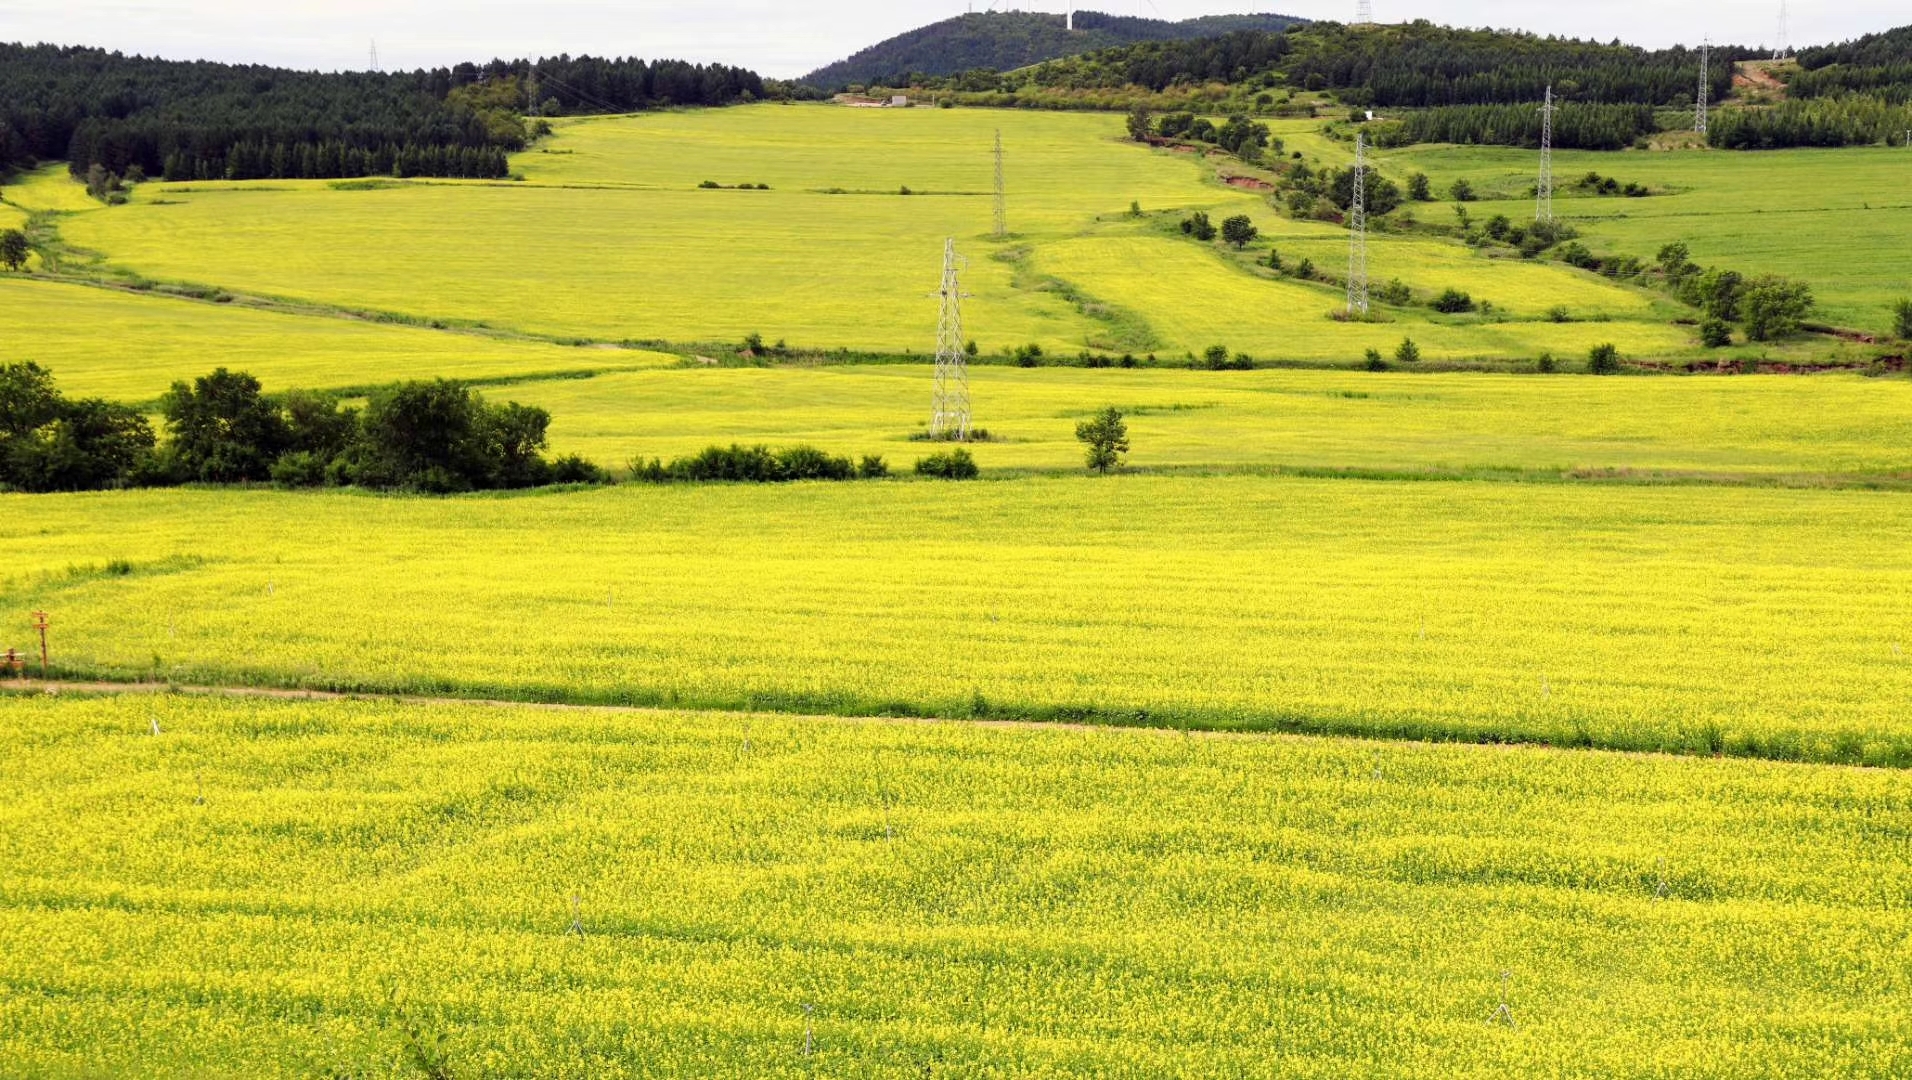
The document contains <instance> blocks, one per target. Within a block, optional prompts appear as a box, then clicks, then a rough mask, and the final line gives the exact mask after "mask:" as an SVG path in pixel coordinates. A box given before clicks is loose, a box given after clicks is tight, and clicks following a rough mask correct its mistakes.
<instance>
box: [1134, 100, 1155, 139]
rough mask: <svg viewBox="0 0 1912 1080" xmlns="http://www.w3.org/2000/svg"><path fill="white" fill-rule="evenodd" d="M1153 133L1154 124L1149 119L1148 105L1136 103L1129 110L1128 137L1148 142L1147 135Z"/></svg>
mask: <svg viewBox="0 0 1912 1080" xmlns="http://www.w3.org/2000/svg"><path fill="white" fill-rule="evenodd" d="M1154 133H1155V132H1154V125H1153V123H1152V121H1151V120H1150V119H1149V110H1148V106H1146V105H1137V106H1136V107H1135V108H1133V109H1130V110H1129V138H1131V139H1133V140H1135V141H1136V142H1148V141H1149V137H1150V136H1151V135H1153V134H1154Z"/></svg>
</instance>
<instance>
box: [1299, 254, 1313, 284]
mask: <svg viewBox="0 0 1912 1080" xmlns="http://www.w3.org/2000/svg"><path fill="white" fill-rule="evenodd" d="M1295 276H1296V277H1298V278H1300V279H1301V280H1303V281H1313V280H1314V276H1315V264H1314V260H1313V259H1303V260H1301V262H1300V264H1299V265H1297V266H1296V267H1295Z"/></svg>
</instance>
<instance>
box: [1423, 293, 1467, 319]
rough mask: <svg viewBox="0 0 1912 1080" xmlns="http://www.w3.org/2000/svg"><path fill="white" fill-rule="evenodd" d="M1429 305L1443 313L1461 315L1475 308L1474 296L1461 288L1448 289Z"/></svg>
mask: <svg viewBox="0 0 1912 1080" xmlns="http://www.w3.org/2000/svg"><path fill="white" fill-rule="evenodd" d="M1428 306H1430V307H1432V308H1433V309H1434V310H1435V311H1438V312H1440V313H1441V314H1443V315H1460V314H1463V313H1465V312H1469V311H1472V310H1474V298H1473V297H1471V296H1469V295H1467V294H1466V293H1464V292H1462V291H1460V290H1459V289H1447V290H1445V291H1443V292H1442V293H1441V295H1439V296H1437V297H1435V298H1434V302H1433V303H1432V304H1430V305H1428Z"/></svg>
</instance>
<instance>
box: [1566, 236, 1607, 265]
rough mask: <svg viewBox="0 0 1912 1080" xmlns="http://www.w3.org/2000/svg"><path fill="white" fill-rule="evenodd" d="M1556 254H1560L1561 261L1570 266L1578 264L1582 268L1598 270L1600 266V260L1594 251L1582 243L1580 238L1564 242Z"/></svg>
mask: <svg viewBox="0 0 1912 1080" xmlns="http://www.w3.org/2000/svg"><path fill="white" fill-rule="evenodd" d="M1556 254H1558V255H1559V257H1560V261H1561V262H1563V263H1566V264H1567V265H1568V266H1577V267H1579V268H1580V269H1582V270H1598V269H1599V268H1600V260H1599V259H1596V258H1594V257H1593V252H1591V251H1588V250H1587V245H1585V244H1582V243H1581V242H1579V241H1578V240H1574V241H1570V242H1568V243H1565V244H1562V245H1561V246H1560V250H1559V251H1558V252H1557V253H1556Z"/></svg>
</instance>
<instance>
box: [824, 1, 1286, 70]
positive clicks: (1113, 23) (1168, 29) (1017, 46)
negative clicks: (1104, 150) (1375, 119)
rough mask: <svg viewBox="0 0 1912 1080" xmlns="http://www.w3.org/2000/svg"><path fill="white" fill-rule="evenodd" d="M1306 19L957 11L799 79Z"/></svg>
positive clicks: (1002, 62) (969, 64) (997, 61)
mask: <svg viewBox="0 0 1912 1080" xmlns="http://www.w3.org/2000/svg"><path fill="white" fill-rule="evenodd" d="M1305 21H1306V20H1304V19H1298V18H1294V17H1292V16H1288V15H1275V14H1265V15H1207V16H1203V17H1202V18H1199V19H1187V20H1184V21H1182V22H1169V21H1166V20H1163V19H1138V18H1134V17H1130V16H1122V15H1106V14H1103V13H1102V12H1099V11H1078V12H1076V15H1075V29H1074V30H1073V31H1072V30H1070V29H1069V28H1068V27H1067V26H1066V25H1065V20H1064V17H1063V16H1061V15H1054V14H1047V13H1043V12H1008V11H1003V12H986V13H971V14H968V15H959V16H957V17H956V18H953V19H945V20H944V21H942V22H939V23H932V24H931V25H929V26H925V27H922V28H921V29H918V30H912V31H910V32H909V33H907V34H902V35H900V36H898V37H893V38H891V39H889V40H888V41H885V42H882V43H880V44H877V45H872V46H870V47H869V48H867V49H864V50H863V51H862V52H859V53H857V54H856V55H854V56H851V57H850V58H849V59H847V60H839V61H838V62H836V63H834V64H831V65H829V66H828V67H823V68H818V69H817V70H816V71H813V72H811V73H810V74H808V75H806V76H804V78H803V81H804V82H805V83H808V84H810V85H812V86H815V87H818V88H820V89H824V90H841V89H843V88H844V87H846V86H849V85H851V84H853V83H864V84H867V83H872V82H884V81H901V80H898V79H896V78H895V77H896V76H904V75H909V74H912V73H915V74H922V75H931V76H934V75H955V74H957V73H959V72H964V71H971V70H974V69H976V68H989V69H992V70H995V71H1009V70H1012V69H1014V68H1019V67H1027V66H1028V65H1030V64H1039V63H1042V62H1043V61H1045V60H1054V59H1057V58H1059V57H1064V56H1075V55H1077V54H1079V53H1085V52H1091V51H1093V50H1096V49H1108V48H1115V47H1118V46H1122V45H1132V44H1135V43H1137V42H1143V41H1178V40H1184V39H1189V38H1204V37H1215V36H1218V35H1221V34H1227V33H1232V32H1234V31H1237V30H1263V31H1268V32H1274V31H1279V30H1285V29H1287V28H1288V27H1291V26H1296V25H1299V24H1301V23H1303V22H1305Z"/></svg>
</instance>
